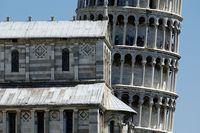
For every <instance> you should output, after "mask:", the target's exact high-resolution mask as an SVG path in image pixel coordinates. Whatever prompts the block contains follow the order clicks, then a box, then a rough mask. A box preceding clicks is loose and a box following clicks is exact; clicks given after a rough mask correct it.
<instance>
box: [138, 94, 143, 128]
mask: <svg viewBox="0 0 200 133" xmlns="http://www.w3.org/2000/svg"><path fill="white" fill-rule="evenodd" d="M143 103H144V100H143V97H140V101H139V122H138V123H139V124H138V126H139V127H141V122H142V105H143Z"/></svg>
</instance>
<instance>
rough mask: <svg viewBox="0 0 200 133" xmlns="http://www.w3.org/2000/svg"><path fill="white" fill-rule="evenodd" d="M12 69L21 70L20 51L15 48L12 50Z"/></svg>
mask: <svg viewBox="0 0 200 133" xmlns="http://www.w3.org/2000/svg"><path fill="white" fill-rule="evenodd" d="M11 71H12V72H19V52H18V50H13V51H12V52H11Z"/></svg>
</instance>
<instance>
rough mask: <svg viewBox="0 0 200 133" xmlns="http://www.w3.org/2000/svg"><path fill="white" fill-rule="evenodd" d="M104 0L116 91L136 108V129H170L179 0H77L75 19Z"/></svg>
mask: <svg viewBox="0 0 200 133" xmlns="http://www.w3.org/2000/svg"><path fill="white" fill-rule="evenodd" d="M107 3H108V14H109V28H110V38H111V41H112V44H113V51H112V87H113V89H114V92H115V95H116V96H117V97H118V98H119V99H121V100H122V101H124V102H125V103H126V104H128V105H129V106H131V107H132V108H133V109H134V110H136V111H137V112H138V114H137V116H135V118H134V124H135V125H136V133H154V132H159V133H170V132H173V126H174V113H175V107H176V99H177V97H178V96H177V94H176V78H177V72H178V61H179V59H180V55H179V36H180V32H181V31H180V29H181V26H180V25H181V21H182V17H181V8H182V0H78V7H77V19H78V20H94V21H95V20H103V19H104V18H105V7H107Z"/></svg>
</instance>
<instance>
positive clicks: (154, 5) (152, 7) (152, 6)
mask: <svg viewBox="0 0 200 133" xmlns="http://www.w3.org/2000/svg"><path fill="white" fill-rule="evenodd" d="M156 2H157V1H155V0H150V1H149V8H150V9H156Z"/></svg>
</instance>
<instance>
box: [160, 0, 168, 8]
mask: <svg viewBox="0 0 200 133" xmlns="http://www.w3.org/2000/svg"><path fill="white" fill-rule="evenodd" d="M165 7H166V1H165V0H160V5H159V8H160V10H165Z"/></svg>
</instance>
